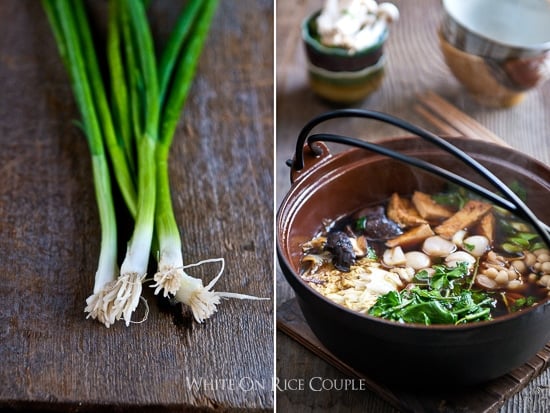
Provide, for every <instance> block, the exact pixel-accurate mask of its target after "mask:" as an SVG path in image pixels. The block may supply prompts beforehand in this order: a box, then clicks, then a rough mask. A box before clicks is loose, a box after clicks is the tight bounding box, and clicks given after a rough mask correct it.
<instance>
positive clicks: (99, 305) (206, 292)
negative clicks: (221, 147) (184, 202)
mask: <svg viewBox="0 0 550 413" xmlns="http://www.w3.org/2000/svg"><path fill="white" fill-rule="evenodd" d="M217 3H218V1H217V0H191V1H190V2H189V3H188V5H187V6H186V7H184V9H183V11H182V13H180V16H179V19H178V21H177V23H176V26H175V28H174V30H173V32H172V34H171V36H170V38H169V40H168V43H167V46H166V48H165V51H164V53H163V54H162V57H161V59H160V61H159V62H157V59H156V54H155V50H154V42H153V36H152V33H151V29H150V25H149V23H148V21H147V15H146V11H145V4H144V2H143V1H135V0H110V2H109V8H108V11H109V18H108V24H107V46H106V50H105V54H106V56H104V57H105V59H106V61H107V63H108V69H109V70H108V75H109V77H110V82H109V86H110V90H107V89H106V88H105V85H104V82H103V79H102V78H101V74H100V70H99V64H98V57H97V56H96V50H95V48H94V44H93V41H92V35H91V31H90V26H89V24H88V20H87V16H86V12H85V9H84V4H83V2H81V1H74V2H68V1H64V0H43V6H44V9H45V11H46V13H47V15H48V18H49V21H50V25H51V26H52V31H53V33H54V37H55V40H56V43H57V45H58V49H59V52H60V55H61V57H62V60H63V62H64V64H65V66H66V68H67V70H68V71H69V73H70V76H71V80H72V86H73V93H74V95H75V98H76V101H77V104H78V107H79V109H80V112H81V115H82V125H83V130H84V132H85V134H86V137H87V139H88V143H89V147H90V152H91V156H92V168H93V176H94V185H95V189H96V199H97V203H98V209H99V215H100V220H101V231H102V241H101V251H100V257H99V264H98V270H97V272H96V279H95V284H94V291H93V294H92V295H91V296H90V297H88V299H87V300H86V303H87V306H86V308H85V311H86V312H87V313H88V317H92V318H95V319H97V320H98V321H100V322H101V323H103V324H104V325H105V326H107V327H109V326H110V325H112V324H113V323H114V322H115V321H117V320H120V319H124V321H125V323H126V325H127V326H128V325H129V324H130V323H131V322H132V320H131V318H132V314H133V312H134V311H135V310H136V308H137V306H138V304H139V302H140V299H142V297H141V293H142V284H143V282H145V281H146V280H147V279H146V272H147V267H148V264H149V260H150V257H151V255H154V256H155V257H157V258H158V269H157V272H156V274H155V275H154V277H153V280H154V281H155V284H153V285H152V287H153V288H155V294H158V293H159V292H160V291H162V290H163V294H164V296H168V295H173V296H174V298H175V300H176V301H179V302H181V303H183V304H186V305H189V306H190V307H191V309H192V312H193V315H194V317H195V319H196V320H197V321H198V322H202V321H204V320H205V319H207V318H209V317H210V316H211V315H212V314H214V312H215V311H216V309H217V305H218V304H219V302H220V300H221V299H222V298H239V299H259V298H257V297H253V296H248V295H243V294H236V293H227V292H215V291H212V289H213V287H214V285H215V283H216V282H217V281H218V280H219V278H220V277H221V275H222V273H223V270H224V266H225V262H224V260H223V258H215V259H207V260H203V261H201V262H199V263H196V264H191V265H187V266H184V264H183V256H182V249H181V238H180V234H179V229H178V226H177V222H176V219H175V216H174V211H173V206H172V201H171V193H170V182H169V169H168V156H169V151H170V146H171V144H172V141H173V137H174V134H175V130H176V126H177V123H178V121H179V118H180V114H181V111H182V109H183V106H184V104H185V100H186V98H187V95H188V92H189V90H190V87H191V84H192V79H193V77H194V75H195V72H196V68H197V64H198V60H199V57H200V53H201V51H202V48H203V45H204V42H205V39H206V37H207V34H208V31H209V28H210V24H211V21H212V18H213V15H214V13H215V10H216V7H217ZM108 96H109V98H110V101H109V100H108ZM107 156H108V157H109V158H110V161H111V162H110V165H109V162H108V159H107ZM111 169H112V170H113V175H114V177H115V180H116V183H117V185H118V188H119V190H120V192H121V194H122V196H123V199H124V201H125V203H126V206H127V209H128V212H129V213H130V215H131V216H132V218H134V229H133V232H132V236H131V238H130V240H129V242H128V243H127V250H126V255H125V257H124V260H123V262H122V264H121V266H120V272H119V271H118V267H117V222H116V215H115V210H114V203H113V194H112V188H111V179H110V170H111ZM152 246H154V249H153V248H152ZM157 246H158V251H157V250H156V248H157ZM211 262H219V263H220V264H221V266H220V270H219V272H218V274H217V275H216V276H215V277H214V278H213V279H212V280H211V281H210V283H209V284H208V285H206V286H204V285H203V282H202V280H201V279H200V278H194V277H191V276H190V275H188V274H187V273H186V272H185V270H186V269H188V268H190V267H195V266H198V265H203V264H206V263H211Z"/></svg>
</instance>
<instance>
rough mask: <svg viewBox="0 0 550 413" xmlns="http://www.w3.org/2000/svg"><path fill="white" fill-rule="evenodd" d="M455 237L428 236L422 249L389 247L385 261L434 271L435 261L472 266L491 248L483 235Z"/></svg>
mask: <svg viewBox="0 0 550 413" xmlns="http://www.w3.org/2000/svg"><path fill="white" fill-rule="evenodd" d="M457 240H458V238H456V237H453V241H454V242H453V241H450V240H447V239H445V238H443V237H441V236H439V235H432V236H430V237H427V238H426V239H424V241H423V242H422V247H421V250H419V251H416V250H415V251H408V252H403V249H402V248H401V246H396V247H393V248H389V249H387V250H386V251H384V255H383V257H382V261H383V263H384V264H385V265H386V266H388V267H392V268H393V267H404V268H411V269H412V270H414V271H413V275H414V273H415V272H418V271H421V270H426V271H428V273H430V272H432V269H431V266H432V263H433V262H434V261H436V260H437V261H440V260H443V262H444V263H445V265H446V266H447V267H456V266H457V265H458V263H461V262H465V263H467V264H468V267H469V268H472V267H473V266H474V264H475V263H476V261H477V259H478V258H479V257H481V256H482V255H483V254H485V252H487V250H488V249H489V240H488V239H487V238H486V237H484V236H482V235H472V236H470V237H468V238H466V239H462V238H460V243H459V244H458V245H457V243H456V242H457Z"/></svg>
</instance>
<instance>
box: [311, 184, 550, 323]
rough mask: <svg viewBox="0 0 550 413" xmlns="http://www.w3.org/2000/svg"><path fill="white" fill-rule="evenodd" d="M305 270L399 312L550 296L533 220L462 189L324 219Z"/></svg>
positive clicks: (462, 319)
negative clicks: (515, 214) (523, 219)
mask: <svg viewBox="0 0 550 413" xmlns="http://www.w3.org/2000/svg"><path fill="white" fill-rule="evenodd" d="M302 248H303V256H302V259H301V264H302V271H301V276H302V278H303V279H304V280H305V281H306V282H308V284H309V285H310V286H311V287H312V288H314V289H315V290H317V291H319V292H320V293H321V294H323V295H325V296H326V297H327V298H329V299H331V300H333V301H335V302H336V303H338V304H341V305H343V306H345V307H348V308H350V309H352V310H356V311H358V312H361V313H365V314H371V315H375V316H378V317H382V318H387V319H390V320H394V321H399V322H414V323H423V324H461V323H466V322H474V321H483V320H490V319H492V318H494V317H497V316H499V315H503V314H507V313H510V312H515V311H521V310H522V309H524V308H527V307H529V306H532V305H535V304H536V303H537V302H540V301H541V300H543V299H544V298H546V297H547V295H548V291H549V288H550V254H549V251H548V248H547V246H546V245H544V244H543V243H541V241H540V238H539V237H538V235H537V234H536V232H535V230H534V229H533V228H532V227H531V226H530V225H528V224H527V223H526V222H524V221H522V220H521V219H519V218H517V217H516V216H514V215H513V214H511V213H510V212H508V211H504V210H502V209H500V208H497V207H495V206H493V205H491V204H489V203H487V202H486V201H484V200H480V199H476V197H475V196H473V195H472V194H468V193H467V192H466V191H464V190H462V189H458V188H455V189H453V190H450V191H447V192H445V193H438V194H426V193H423V192H420V191H416V192H414V194H412V195H402V194H397V193H394V194H392V196H391V197H390V199H388V200H386V202H384V203H382V204H378V205H369V206H367V207H365V208H362V209H361V210H357V211H354V212H353V213H351V214H349V215H346V216H343V217H339V218H337V219H334V220H331V221H327V222H325V223H323V230H322V231H321V232H320V233H319V234H316V235H315V236H314V237H313V238H312V239H311V240H310V241H308V242H306V243H305V244H303V246H302Z"/></svg>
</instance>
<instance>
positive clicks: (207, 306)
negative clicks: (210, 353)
mask: <svg viewBox="0 0 550 413" xmlns="http://www.w3.org/2000/svg"><path fill="white" fill-rule="evenodd" d="M217 3H218V2H217V0H206V1H200V0H194V1H191V3H190V4H189V6H188V8H187V9H186V10H185V11H184V13H182V15H181V17H180V19H179V20H178V23H177V25H176V28H175V30H174V31H173V32H172V36H171V37H170V39H169V41H168V44H167V47H166V49H165V52H164V54H163V56H162V57H161V60H160V65H159V77H160V79H161V91H160V96H161V99H163V100H164V99H166V100H165V101H163V102H162V103H163V104H164V105H163V116H162V123H161V131H160V134H159V144H158V147H157V156H156V160H157V201H156V203H157V205H156V213H155V228H156V234H157V238H158V242H159V254H158V269H157V272H156V273H155V275H154V277H153V279H154V281H155V283H154V284H153V285H152V287H153V288H155V294H159V293H160V292H161V291H163V295H164V296H165V297H167V296H173V298H174V299H175V301H177V302H180V303H182V304H185V305H188V306H189V307H190V308H191V310H192V312H193V316H194V318H195V320H196V321H197V322H199V323H202V322H203V321H204V320H205V319H207V318H209V317H210V316H212V315H213V314H214V313H215V312H216V310H217V305H218V304H219V303H220V301H221V299H222V298H237V299H261V298H257V297H253V296H249V295H245V294H237V293H229V292H217V291H213V290H212V288H213V287H214V285H215V284H216V282H217V281H218V280H219V278H220V277H221V275H222V273H223V270H224V265H225V262H224V259H223V258H214V259H208V260H203V261H200V262H198V263H196V264H191V265H187V266H184V265H183V256H182V247H181V237H180V234H179V230H178V226H177V223H176V219H175V217H174V211H173V206H172V201H171V197H170V183H169V174H168V155H169V149H170V146H171V144H172V141H173V137H174V133H175V130H176V126H177V123H178V120H179V115H180V113H181V111H182V108H183V106H184V104H185V100H186V98H187V94H188V92H189V89H190V86H191V82H192V79H193V76H194V74H195V71H196V67H197V64H198V60H199V56H200V53H201V50H202V48H203V45H204V42H205V39H206V37H207V34H208V31H209V27H210V24H211V21H212V17H213V15H214V13H215V10H216V7H217ZM201 4H203V9H202V11H200V12H199V7H200V5H201ZM198 13H200V15H198V17H195V16H197V14H198ZM193 21H195V25H194V27H192V26H193ZM191 30H192V31H191ZM189 33H192V35H191V36H190V39H189V41H188V42H187V43H186V48H185V50H184V51H183V52H182V53H181V54H182V57H181V59H180V61H179V62H178V63H177V65H176V59H177V56H178V51H179V50H180V49H181V46H182V45H183V43H184V40H185V38H186V36H187V35H188V34H189ZM172 72H173V74H172ZM170 78H171V83H172V85H174V86H173V87H172V88H170V89H169V88H168V86H169V84H170V82H169V80H168V79H170ZM211 262H220V264H221V266H220V271H219V272H218V274H217V275H216V276H215V277H214V278H213V279H212V281H210V283H209V284H208V285H206V286H204V285H203V282H202V280H201V279H200V278H194V277H192V276H190V275H189V274H187V273H186V272H185V270H186V269H187V268H190V267H195V266H198V265H202V264H205V263H211Z"/></svg>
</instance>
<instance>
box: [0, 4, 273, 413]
mask: <svg viewBox="0 0 550 413" xmlns="http://www.w3.org/2000/svg"><path fill="white" fill-rule="evenodd" d="M103 4H104V3H103V2H100V3H98V2H95V3H94V6H98V7H99V8H101V6H102V5H103ZM182 4H183V2H174V1H168V0H163V1H157V0H155V1H154V2H153V9H152V10H151V16H152V19H153V21H154V28H155V30H156V31H158V34H159V39H161V40H160V42H162V39H165V38H166V34H167V31H168V29H169V22H170V21H173V19H174V17H175V15H176V12H177V10H178V8H179V7H181V5H182ZM97 13H99V16H101V10H98V11H97ZM102 24H103V22H99V23H98V27H99V28H100V27H101V25H102ZM0 27H2V36H0V85H1V89H0V90H1V99H0V144H1V146H2V150H1V151H0V170H1V172H2V174H1V178H0V272H1V274H2V283H0V302H1V303H2V306H1V309H0V360H1V366H0V409H10V410H18V411H33V410H35V411H38V410H42V409H46V410H49V411H80V412H81V411H97V410H98V409H99V408H101V409H102V410H105V411H127V410H131V411H154V410H158V409H161V410H162V411H182V410H184V409H186V408H196V409H197V410H200V411H209V410H214V409H216V410H228V411H229V410H250V411H267V410H271V409H272V408H273V393H272V388H271V385H272V376H273V301H255V302H251V301H236V300H227V301H223V302H222V304H221V306H220V310H219V311H218V313H217V314H216V315H215V316H214V317H213V318H212V319H210V320H208V321H207V322H205V323H204V324H197V323H195V322H194V321H192V319H191V316H190V314H189V312H188V311H186V310H185V309H182V308H181V307H179V306H171V305H170V304H169V303H168V302H167V301H166V300H164V299H159V298H157V297H155V296H153V295H152V293H151V289H150V288H145V290H146V292H145V294H144V296H145V298H146V299H147V301H148V303H149V308H150V312H149V317H148V319H147V321H146V322H144V323H142V324H134V325H131V326H130V327H129V328H126V327H125V326H124V324H122V323H117V324H116V325H114V326H112V327H111V328H110V329H106V328H105V327H103V326H102V325H100V324H99V323H97V322H94V321H92V320H86V319H85V314H84V312H83V309H84V304H85V299H86V297H87V296H88V295H89V294H90V293H91V289H92V285H93V277H94V272H95V268H96V265H97V263H96V260H97V256H98V248H99V235H100V234H99V223H98V217H97V211H96V206H95V198H94V193H93V185H92V180H91V179H92V178H91V174H90V161H89V153H88V148H87V145H86V142H85V140H84V137H83V136H82V134H81V133H80V131H79V130H78V128H77V127H75V125H74V124H73V120H75V119H77V118H78V113H77V111H76V107H75V105H74V103H73V98H72V91H71V89H70V85H69V82H68V78H67V75H66V73H65V70H64V68H63V65H62V64H61V61H60V59H59V57H58V53H57V50H56V47H55V43H54V41H53V38H52V35H51V33H50V29H49V26H48V25H47V22H46V19H45V16H44V14H43V12H42V9H41V6H40V2H38V1H31V0H23V1H21V0H7V1H3V2H2V4H1V6H0ZM251 39H254V41H251ZM272 39H273V2H272V1H269V0H261V1H256V0H245V1H239V2H232V1H228V0H223V1H221V2H220V6H219V9H218V11H217V14H216V17H215V21H214V24H213V27H212V31H211V33H210V36H209V38H208V41H207V45H206V48H205V51H204V53H203V56H202V58H201V61H200V65H199V70H198V75H197V77H196V79H195V81H194V84H193V87H192V90H191V94H190V96H189V99H188V101H187V104H186V107H185V110H184V115H183V118H182V120H181V122H180V124H179V127H178V130H177V133H176V136H175V140H174V146H173V150H172V152H171V157H170V178H171V181H172V185H173V201H174V208H175V213H176V219H177V221H178V223H179V224H180V227H181V231H182V235H183V248H184V257H185V258H184V261H185V262H186V263H192V262H196V261H199V260H202V259H206V258H212V257H220V256H223V257H224V258H225V260H226V270H225V274H224V276H223V277H222V279H221V280H220V281H219V283H218V285H217V289H218V290H221V291H235V292H242V293H246V294H252V295H256V296H262V297H272V277H273V264H272V250H273V241H272V239H273V238H272V225H273V224H272V223H273V218H272V205H273V191H272V188H273V175H272V165H273V135H272V130H273V76H272V74H273V42H272ZM129 228H130V227H128V229H129ZM216 272H217V268H216V267H215V266H211V267H210V268H208V269H207V270H205V271H200V272H197V273H196V275H199V276H202V277H204V279H205V280H209V279H210V278H211V277H212V276H213V275H215V274H216ZM138 313H139V314H137V316H136V319H139V318H140V317H141V316H142V315H143V308H140V309H139V310H138ZM193 380H194V381H195V382H194V383H195V384H194V383H193ZM201 380H202V382H201ZM197 383H198V384H197ZM231 383H232V384H231Z"/></svg>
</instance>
